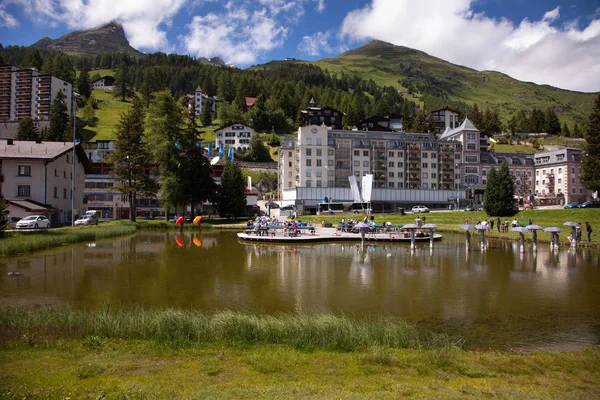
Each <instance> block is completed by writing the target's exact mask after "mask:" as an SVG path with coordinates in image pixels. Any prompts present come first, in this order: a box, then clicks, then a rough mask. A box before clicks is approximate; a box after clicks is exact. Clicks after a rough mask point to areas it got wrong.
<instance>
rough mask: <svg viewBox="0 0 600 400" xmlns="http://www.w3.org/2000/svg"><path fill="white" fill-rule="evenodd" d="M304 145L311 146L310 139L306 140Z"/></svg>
mask: <svg viewBox="0 0 600 400" xmlns="http://www.w3.org/2000/svg"><path fill="white" fill-rule="evenodd" d="M306 145H307V146H312V139H311V138H306Z"/></svg>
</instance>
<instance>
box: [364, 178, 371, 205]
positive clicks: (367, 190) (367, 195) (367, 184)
mask: <svg viewBox="0 0 600 400" xmlns="http://www.w3.org/2000/svg"><path fill="white" fill-rule="evenodd" d="M372 191H373V174H367V175H364V176H363V177H362V198H363V201H364V202H365V203H370V202H371V192H372Z"/></svg>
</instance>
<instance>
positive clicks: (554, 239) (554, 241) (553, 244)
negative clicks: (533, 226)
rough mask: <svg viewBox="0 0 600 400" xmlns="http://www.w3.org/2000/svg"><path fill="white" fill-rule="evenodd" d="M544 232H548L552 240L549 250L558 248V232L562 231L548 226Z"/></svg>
mask: <svg viewBox="0 0 600 400" xmlns="http://www.w3.org/2000/svg"><path fill="white" fill-rule="evenodd" d="M544 232H550V233H551V234H552V239H551V240H550V248H551V249H552V248H554V247H556V248H558V232H562V229H560V228H557V227H555V226H550V227H548V228H545V229H544Z"/></svg>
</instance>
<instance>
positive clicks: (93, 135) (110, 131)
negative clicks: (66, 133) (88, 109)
mask: <svg viewBox="0 0 600 400" xmlns="http://www.w3.org/2000/svg"><path fill="white" fill-rule="evenodd" d="M92 94H93V95H94V97H95V98H96V99H97V100H98V102H99V103H100V109H99V110H96V117H98V125H97V126H94V127H91V126H88V127H86V128H85V129H84V133H83V139H84V140H87V141H89V140H92V141H96V140H112V139H115V126H116V125H117V123H118V122H119V118H120V116H121V113H124V112H126V111H127V110H128V109H129V107H130V105H131V103H130V102H129V101H121V99H116V98H113V92H112V90H100V89H97V90H94V91H93V92H92Z"/></svg>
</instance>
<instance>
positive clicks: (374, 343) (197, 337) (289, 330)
mask: <svg viewBox="0 0 600 400" xmlns="http://www.w3.org/2000/svg"><path fill="white" fill-rule="evenodd" d="M0 331H4V332H5V334H7V332H12V333H13V334H16V335H18V336H19V337H23V336H24V335H29V337H33V338H43V337H49V336H50V337H53V336H55V335H56V334H57V333H58V334H59V335H60V336H67V337H72V338H96V337H97V338H106V339H124V340H149V341H153V342H155V343H157V344H160V345H161V346H167V347H175V348H178V347H187V346H191V345H198V344H210V343H213V344H214V343H216V344H223V345H227V346H241V347H245V346H253V345H265V344H276V345H286V346H291V347H293V348H296V349H301V350H317V349H324V350H333V351H342V352H347V351H350V352H351V351H356V350H363V349H368V348H372V347H384V348H393V349H430V348H450V347H455V346H461V344H462V343H461V341H459V340H453V339H452V338H450V337H449V336H447V335H444V334H437V333H432V332H430V331H426V330H422V329H418V328H416V327H414V326H411V325H408V324H406V323H405V322H403V321H401V320H399V319H397V318H393V317H377V318H364V319H363V318H351V317H348V316H344V315H342V316H339V315H332V314H318V315H303V314H301V315H292V314H282V315H277V316H269V315H259V314H250V313H242V312H235V311H220V312H216V313H214V314H206V313H200V312H196V311H181V310H172V309H167V310H144V309H140V308H127V309H119V310H115V311H113V310H110V308H109V307H108V306H105V308H104V309H103V310H101V311H99V312H98V311H79V310H75V309H72V308H65V307H55V306H43V307H38V308H35V309H32V308H23V307H17V306H3V307H1V308H0ZM0 336H1V335H0ZM34 341H35V339H34Z"/></svg>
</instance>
